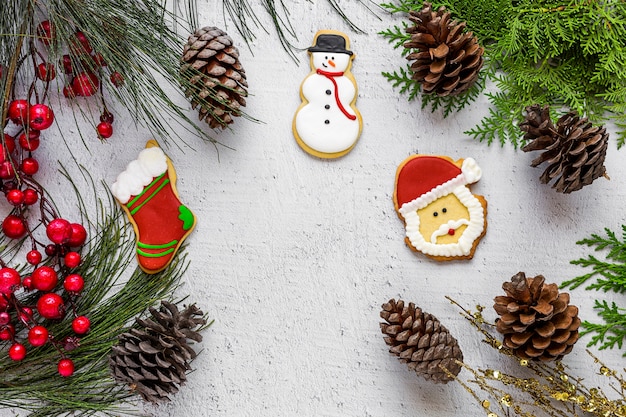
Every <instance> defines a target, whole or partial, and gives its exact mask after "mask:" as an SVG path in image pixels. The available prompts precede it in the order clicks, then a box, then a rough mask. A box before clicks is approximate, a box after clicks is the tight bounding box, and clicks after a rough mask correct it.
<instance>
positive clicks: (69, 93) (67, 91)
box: [63, 85, 76, 98]
mask: <svg viewBox="0 0 626 417" xmlns="http://www.w3.org/2000/svg"><path fill="white" fill-rule="evenodd" d="M63 95H64V96H65V97H66V98H75V97H76V93H75V92H74V89H73V88H72V86H71V85H66V86H65V87H63Z"/></svg>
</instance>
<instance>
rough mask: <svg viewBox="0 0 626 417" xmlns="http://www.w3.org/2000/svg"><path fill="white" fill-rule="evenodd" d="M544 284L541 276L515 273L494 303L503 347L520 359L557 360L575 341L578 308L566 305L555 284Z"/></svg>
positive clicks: (576, 338)
mask: <svg viewBox="0 0 626 417" xmlns="http://www.w3.org/2000/svg"><path fill="white" fill-rule="evenodd" d="M544 282H545V278H544V277H543V276H542V275H537V276H536V277H534V278H526V275H525V274H524V273H523V272H518V273H517V274H516V275H515V276H513V277H512V278H511V281H510V282H505V283H504V284H502V289H503V290H504V291H505V292H506V296H498V297H496V298H495V299H494V301H495V304H494V305H493V308H494V309H495V310H496V312H497V313H498V314H499V315H500V318H498V319H497V320H496V329H497V330H498V332H500V333H502V334H503V335H504V342H503V344H504V346H506V347H508V348H510V349H511V350H512V351H513V353H514V354H515V355H517V356H518V357H520V358H523V359H540V360H542V361H549V360H555V359H561V358H562V357H563V356H565V355H567V354H568V353H570V352H571V350H572V348H573V346H574V343H576V341H577V340H578V327H579V326H580V319H579V318H578V307H576V306H573V305H569V294H568V293H559V290H558V286H557V285H556V284H544Z"/></svg>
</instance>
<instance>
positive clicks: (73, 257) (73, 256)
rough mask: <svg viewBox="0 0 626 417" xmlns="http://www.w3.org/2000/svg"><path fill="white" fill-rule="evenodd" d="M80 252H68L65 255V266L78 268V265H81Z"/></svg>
mask: <svg viewBox="0 0 626 417" xmlns="http://www.w3.org/2000/svg"><path fill="white" fill-rule="evenodd" d="M80 260H81V259H80V253H78V252H68V253H66V254H65V257H64V258H63V261H64V262H65V266H67V267H68V268H70V269H72V268H76V267H77V266H78V265H80Z"/></svg>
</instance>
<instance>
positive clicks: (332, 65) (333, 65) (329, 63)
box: [328, 59, 335, 68]
mask: <svg viewBox="0 0 626 417" xmlns="http://www.w3.org/2000/svg"><path fill="white" fill-rule="evenodd" d="M328 65H330V66H331V67H333V68H335V62H334V61H331V60H330V59H329V60H328Z"/></svg>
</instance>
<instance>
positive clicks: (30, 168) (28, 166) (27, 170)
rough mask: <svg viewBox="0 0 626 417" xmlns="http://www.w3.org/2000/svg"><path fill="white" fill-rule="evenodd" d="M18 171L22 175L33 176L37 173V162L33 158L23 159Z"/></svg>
mask: <svg viewBox="0 0 626 417" xmlns="http://www.w3.org/2000/svg"><path fill="white" fill-rule="evenodd" d="M20 169H21V170H22V172H23V173H24V174H26V175H30V176H33V175H35V174H36V173H37V171H39V162H37V160H36V159H35V158H24V160H23V161H22V165H21V166H20Z"/></svg>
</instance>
